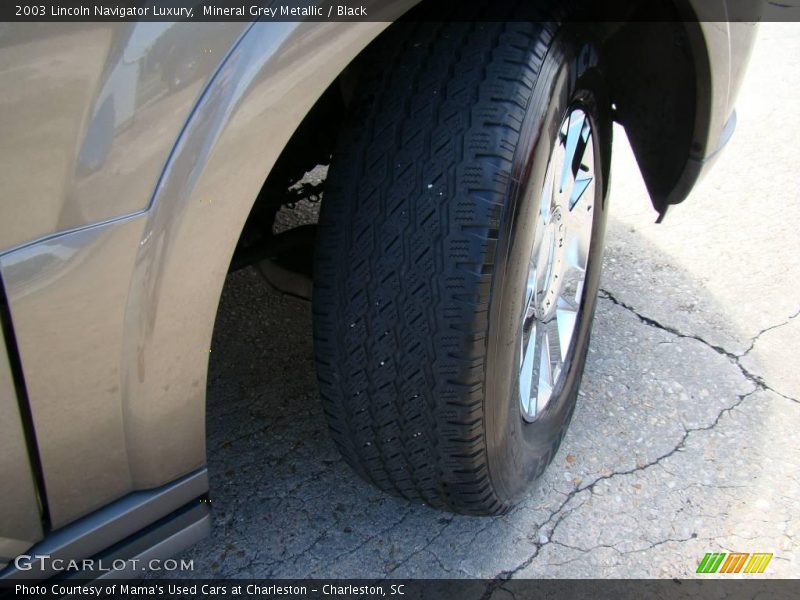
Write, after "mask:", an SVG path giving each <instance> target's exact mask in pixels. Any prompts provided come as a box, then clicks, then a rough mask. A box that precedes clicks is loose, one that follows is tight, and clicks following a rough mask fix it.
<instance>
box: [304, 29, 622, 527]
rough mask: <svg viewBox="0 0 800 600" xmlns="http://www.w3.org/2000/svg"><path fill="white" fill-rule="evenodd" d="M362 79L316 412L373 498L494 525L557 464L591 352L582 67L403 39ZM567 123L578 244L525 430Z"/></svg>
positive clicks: (577, 43) (558, 58) (545, 49)
mask: <svg viewBox="0 0 800 600" xmlns="http://www.w3.org/2000/svg"><path fill="white" fill-rule="evenodd" d="M370 57H371V58H370ZM360 68H361V76H362V79H361V83H360V85H359V87H358V89H357V91H356V93H355V97H354V99H353V102H352V106H351V111H350V114H351V117H350V120H349V122H348V124H347V125H346V126H345V127H344V132H343V133H342V135H341V136H340V140H339V142H338V145H337V149H336V152H335V154H334V157H333V161H332V164H331V167H330V170H329V176H328V184H327V188H326V193H325V198H324V200H323V202H322V206H321V211H320V220H319V229H318V239H317V248H316V257H315V267H314V290H313V301H312V306H313V319H314V342H315V355H316V364H317V372H318V379H319V387H320V395H321V398H322V402H323V408H324V412H325V414H326V416H327V420H328V423H329V426H330V431H331V434H332V437H333V439H334V441H335V443H336V445H337V446H338V447H339V449H340V451H341V453H342V455H343V456H344V458H345V460H346V461H347V462H348V463H349V464H350V465H351V466H352V467H353V468H354V469H355V471H356V472H357V473H359V475H361V476H362V477H363V478H364V479H366V480H367V481H370V482H372V483H373V484H374V485H376V486H377V487H379V488H380V489H382V490H385V491H387V492H389V493H392V494H395V495H399V496H402V497H404V498H407V499H410V500H415V501H422V502H424V503H426V504H428V505H430V506H433V507H437V508H441V509H446V510H450V511H453V512H458V513H464V514H472V515H494V514H500V513H503V512H505V511H507V510H508V509H509V508H510V507H512V506H513V505H514V503H515V502H517V501H518V500H519V499H520V497H521V496H522V495H523V494H524V493H525V491H526V489H527V488H528V486H529V484H530V482H531V481H532V480H534V479H535V478H536V477H538V476H539V475H540V474H541V473H542V472H543V471H544V469H545V468H546V466H547V465H548V464H549V463H550V461H551V460H552V458H553V456H554V454H555V452H556V450H557V449H558V447H559V444H560V442H561V439H562V438H563V436H564V433H565V431H566V428H567V426H568V424H569V421H570V419H571V416H572V412H573V410H574V408H575V403H576V398H577V393H578V387H579V384H580V379H581V375H582V373H583V369H584V363H585V359H586V353H587V349H588V345H589V336H590V330H591V322H592V317H593V314H594V307H595V301H596V295H597V289H598V286H599V275H600V267H601V257H602V246H603V233H604V229H605V219H606V181H607V171H608V165H609V161H610V156H611V155H610V148H611V118H610V109H609V107H610V103H609V100H608V97H607V94H606V93H605V91H604V86H603V79H602V76H601V73H600V71H599V69H598V67H597V65H596V53H594V52H593V50H592V47H591V46H590V45H588V44H586V43H585V42H583V41H581V40H580V37H579V36H576V35H573V34H571V33H569V32H567V31H565V30H560V29H559V28H558V27H557V26H555V25H552V24H533V23H506V24H503V23H483V24H480V23H472V24H469V23H447V24H438V25H436V24H423V25H416V26H412V25H407V24H404V25H402V26H395V27H394V29H393V31H391V32H390V35H389V36H387V39H386V40H385V45H384V46H383V47H381V48H378V49H375V50H374V52H370V53H369V56H368V57H367V58H365V59H364V62H363V63H362V64H361V65H360ZM575 107H579V108H580V110H581V111H582V113H581V114H584V115H585V116H586V119H587V120H586V122H587V123H589V124H590V126H591V129H590V130H589V131H590V133H591V134H592V136H591V137H590V138H588V139H589V143H588V144H587V145H585V148H584V149H583V150H582V152H587V150H586V148H589V149H591V150H592V151H593V156H594V157H595V158H594V160H595V169H594V171H595V177H594V179H593V190H594V194H593V195H591V194H590V195H589V197H588V198H587V200H586V202H592V203H593V204H594V208H593V209H587V212H588V211H589V210H593V212H592V213H591V219H590V225H587V226H586V227H590V228H591V229H590V232H591V233H590V235H591V243H590V246H589V249H588V257H587V258H586V264H585V280H584V282H583V293H582V296H580V301H579V302H580V307H579V312H578V317H577V320H576V324H575V326H574V330H573V333H572V336H573V337H572V338H570V339H571V340H572V341H571V342H570V344H571V345H569V352H568V355H567V356H566V358H565V359H564V361H563V366H562V367H561V373H562V375H560V376H559V380H558V381H559V383H558V385H557V386H555V387H556V389H555V390H554V391H553V392H552V394H551V395H550V396H549V402H547V404H546V406H544V408H543V409H542V410H541V411H540V412H538V413H537V414H536V415H535V417H534V418H533V419H531V418H529V416H526V417H524V416H523V410H522V409H521V406H522V405H523V404H524V400H522V399H521V397H520V394H521V391H520V390H521V383H520V381H521V378H520V371H521V369H522V368H523V365H524V363H523V362H522V357H523V348H522V344H523V339H524V333H523V332H522V331H521V327H524V326H522V325H521V323H523V322H527V321H522V318H523V317H522V316H521V315H522V313H523V311H528V310H529V306H528V305H527V304H526V297H525V290H526V282H527V280H528V278H529V277H528V276H529V267H530V265H531V264H532V258H531V256H532V252H533V245H534V242H535V240H536V239H538V238H537V237H536V231H537V227H536V226H535V223H536V219H537V214H541V213H540V212H539V211H538V210H537V208H538V206H539V204H538V203H539V198H540V197H541V196H542V190H543V186H544V184H545V177H546V176H547V167H548V164H550V154H551V148H553V147H556V146H555V145H556V144H558V143H559V140H560V139H561V138H559V137H558V136H559V132H560V129H559V127H560V126H561V124H562V121H564V118H565V115H567V114H571V113H568V110H574V108H575ZM576 114H577V113H576ZM564 122H566V121H564ZM581 131H583V130H581ZM564 143H566V142H564ZM581 160H583V159H581ZM572 163H575V161H574V160H573V161H572ZM572 163H571V164H572ZM583 167H584V165H583V164H582V163H581V165H580V168H583ZM573 171H575V173H577V170H576V168H573ZM548 181H549V180H548ZM581 202H584V200H581ZM581 206H583V205H581ZM541 231H545V229H541ZM542 235H543V234H542ZM537 247H543V246H542V245H541V244H539V246H537ZM553 247H555V246H553ZM537 256H538V255H537ZM551 271H552V269H549V268H548V273H550V272H551ZM536 272H537V273H538V272H539V271H536ZM548 277H551V276H550V275H548ZM548 281H550V279H548ZM535 285H536V284H534V288H533V289H534V290H535V289H536V287H535ZM536 293H537V294H538V292H536ZM542 293H544V292H542ZM536 297H537V298H538V297H539V296H536ZM537 302H538V300H537ZM537 306H538V304H537ZM525 314H527V312H526V313H525ZM542 352H543V350H542ZM548 356H549V355H548ZM542 360H543V359H542ZM541 364H542V365H544V364H545V363H544V362H542V363H541ZM548 364H549V363H548ZM548 368H549V369H550V372H551V373H554V372H555V371H554V369H553V368H551V367H548ZM542 369H544V367H542ZM536 394H537V399H538V398H539V397H541V398H544V392H542V391H541V390H540V389H539V388H537V392H536ZM529 401H530V394H529ZM529 421H532V422H529Z"/></svg>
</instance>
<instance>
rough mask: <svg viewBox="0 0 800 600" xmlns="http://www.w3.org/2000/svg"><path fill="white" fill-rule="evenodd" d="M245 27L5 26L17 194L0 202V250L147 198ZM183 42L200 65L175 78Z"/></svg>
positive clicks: (7, 168) (7, 142)
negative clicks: (174, 82)
mask: <svg viewBox="0 0 800 600" xmlns="http://www.w3.org/2000/svg"><path fill="white" fill-rule="evenodd" d="M247 25H248V24H247V23H144V22H138V23H102V24H97V23H96V24H75V23H20V24H15V26H14V28H13V29H12V28H8V29H7V30H4V31H3V33H2V34H0V78H2V79H3V94H2V98H1V99H0V107H2V108H1V109H0V139H3V143H2V144H0V180H2V181H3V193H4V194H5V195H7V196H8V197H11V198H14V202H2V203H0V249H8V248H11V247H15V246H19V245H22V244H25V243H27V242H30V241H33V240H35V239H38V238H41V237H44V236H48V235H52V234H55V233H60V232H64V231H68V230H72V229H76V228H80V227H83V226H86V225H89V224H93V223H98V222H102V221H105V220H108V219H111V218H115V217H119V216H122V215H125V214H130V213H133V212H136V211H140V210H143V209H145V208H147V206H148V204H149V203H150V201H151V199H152V196H153V189H154V187H155V185H156V183H157V181H158V178H159V176H160V175H161V171H162V169H163V168H164V163H165V162H166V160H167V158H168V156H169V152H170V151H171V150H172V147H173V146H174V144H175V140H176V139H177V137H178V135H179V134H180V131H181V129H182V127H183V126H184V124H185V123H186V119H187V116H188V115H189V114H190V113H191V110H192V107H193V106H194V105H195V104H196V102H197V97H198V96H199V94H200V93H201V92H202V90H203V89H204V86H205V85H206V83H207V81H208V79H209V77H210V76H211V75H212V74H213V70H214V68H215V67H216V66H217V65H218V64H219V62H220V61H221V59H222V58H223V57H224V55H225V52H227V50H228V49H229V47H230V46H231V44H232V43H233V42H234V41H235V40H236V39H237V37H238V36H239V35H240V34H241V32H242V31H243V30H244V29H245V28H246V27H247ZM12 36H13V37H12ZM193 37H194V38H195V39H194V41H193V42H192V38H193ZM7 38H11V39H7ZM176 48H182V49H183V50H176ZM176 52H183V53H184V54H185V55H186V57H185V58H184V59H183V60H184V62H188V63H190V64H193V65H196V66H195V67H194V69H192V70H191V71H190V73H188V74H187V77H186V80H185V81H183V82H182V83H181V85H180V86H179V87H173V86H172V85H171V80H165V79H168V78H169V75H168V74H167V75H164V72H165V71H168V69H166V68H164V67H162V63H164V62H165V61H166V57H167V56H169V57H172V55H173V54H175V53H176ZM170 60H172V61H173V63H174V62H176V61H178V62H180V60H181V59H180V58H170ZM171 68H173V69H174V68H179V67H171ZM189 75H190V76H191V77H190V78H189ZM32 172H35V173H36V177H31V173H32ZM20 206H25V207H27V209H26V210H19V207H20Z"/></svg>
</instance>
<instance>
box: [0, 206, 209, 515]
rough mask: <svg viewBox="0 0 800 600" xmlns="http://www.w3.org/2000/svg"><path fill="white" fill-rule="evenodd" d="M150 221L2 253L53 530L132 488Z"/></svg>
mask: <svg viewBox="0 0 800 600" xmlns="http://www.w3.org/2000/svg"><path fill="white" fill-rule="evenodd" d="M143 225H144V217H143V215H138V216H134V217H127V218H124V219H121V220H118V221H115V222H112V223H107V224H103V225H98V226H94V227H89V228H87V229H83V230H80V231H76V232H72V233H69V234H66V235H62V236H57V237H54V238H50V239H48V240H45V241H43V242H40V243H38V244H32V245H28V246H25V247H23V248H21V249H19V250H16V251H14V252H10V253H7V254H4V255H3V256H0V271H1V272H2V277H3V281H4V282H5V287H6V295H7V298H8V303H9V307H10V311H11V316H12V318H13V320H14V328H15V332H16V339H17V348H18V351H19V355H20V359H21V362H22V367H23V372H24V375H25V381H26V387H27V392H28V402H29V405H30V411H31V415H32V417H33V422H34V424H35V426H36V434H37V442H38V449H39V457H40V460H41V466H42V472H43V475H44V483H45V488H46V490H47V495H48V500H49V502H48V508H49V511H50V520H51V524H52V526H53V527H54V528H58V527H60V526H62V525H65V524H66V523H68V522H69V521H71V520H72V519H74V518H76V517H78V516H82V515H85V514H87V513H88V512H90V511H92V510H94V509H97V508H100V507H101V506H103V505H104V504H106V503H108V502H110V501H112V500H115V499H116V498H118V497H120V496H121V495H123V494H125V493H127V492H129V491H131V489H132V485H131V475H130V468H129V466H128V451H127V444H126V441H125V437H126V432H125V419H124V416H125V415H124V410H123V407H122V405H121V403H120V377H119V376H120V356H121V353H122V335H123V326H122V325H123V318H124V314H125V305H126V301H127V295H128V284H129V282H130V273H131V270H132V269H133V261H134V259H135V257H136V250H137V246H138V243H139V240H140V238H141V232H142V228H143ZM200 464H201V462H197V464H195V465H194V466H195V467H198V466H200Z"/></svg>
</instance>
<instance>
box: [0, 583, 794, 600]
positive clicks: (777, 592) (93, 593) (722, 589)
mask: <svg viewBox="0 0 800 600" xmlns="http://www.w3.org/2000/svg"><path fill="white" fill-rule="evenodd" d="M0 589H2V590H6V591H8V592H10V595H11V596H12V597H14V598H37V599H38V598H42V599H49V598H59V597H70V598H163V599H174V600H179V599H187V600H188V599H189V598H195V599H203V600H207V599H212V598H216V599H222V598H293V599H301V598H302V599H308V600H315V599H329V600H345V599H355V598H360V599H364V600H373V599H377V598H394V599H395V600H412V599H413V600H416V599H418V598H419V599H431V600H489V599H498V600H499V599H501V598H515V599H516V600H534V599H536V600H538V599H541V598H546V599H548V600H561V599H565V600H566V599H569V600H573V599H578V598H592V600H628V599H630V600H644V599H649V598H659V599H664V600H679V599H688V598H725V599H726V600H745V599H747V600H749V599H751V598H757V597H763V598H770V600H784V599H786V600H789V599H790V598H791V599H792V600H794V599H795V598H797V597H799V595H800V582H798V581H797V580H765V579H759V580H753V579H751V580H742V579H727V580H725V579H700V580H671V579H666V580H642V579H631V580H619V579H617V580H591V579H572V580H554V579H546V580H531V579H512V580H503V579H496V580H471V579H458V580H452V579H449V580H448V579H444V580H442V579H436V580H425V579H411V580H408V579H406V580H404V579H393V580H380V581H371V580H363V579H356V580H319V579H307V580H294V581H292V580H245V579H240V580H207V579H204V580H190V579H185V580H177V579H176V580H168V579H154V580H116V581H109V582H80V581H61V582H56V583H24V582H17V583H14V584H11V582H0Z"/></svg>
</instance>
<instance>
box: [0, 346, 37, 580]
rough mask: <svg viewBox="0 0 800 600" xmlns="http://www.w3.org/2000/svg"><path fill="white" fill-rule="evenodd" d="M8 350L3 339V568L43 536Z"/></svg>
mask: <svg viewBox="0 0 800 600" xmlns="http://www.w3.org/2000/svg"><path fill="white" fill-rule="evenodd" d="M5 350H6V348H5V346H4V345H3V343H2V340H1V339H0V473H2V474H3V517H2V519H0V569H2V568H3V566H4V565H5V563H7V562H8V561H9V560H11V559H12V558H13V557H15V556H16V555H17V554H19V553H20V552H23V551H25V550H26V549H28V548H29V547H30V546H31V545H33V543H34V542H37V541H39V540H40V539H41V537H42V523H41V520H40V519H41V515H40V512H39V502H38V501H37V498H36V488H35V487H34V479H33V471H32V469H31V465H30V460H29V459H28V450H27V444H26V442H25V432H24V430H23V428H22V418H21V415H20V410H19V404H18V402H17V392H16V389H15V385H14V380H13V377H12V374H11V367H10V365H9V362H8V357H7V355H6V353H5Z"/></svg>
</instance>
